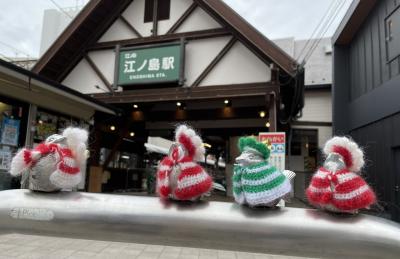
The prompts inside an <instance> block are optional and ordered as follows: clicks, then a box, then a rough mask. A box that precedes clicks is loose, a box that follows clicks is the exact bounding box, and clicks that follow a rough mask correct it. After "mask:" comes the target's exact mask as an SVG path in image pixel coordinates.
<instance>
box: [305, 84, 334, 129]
mask: <svg viewBox="0 0 400 259" xmlns="http://www.w3.org/2000/svg"><path fill="white" fill-rule="evenodd" d="M304 99H305V102H304V108H303V115H302V116H301V117H300V118H299V121H307V122H332V94H331V91H330V89H328V90H313V91H306V92H305V94H304Z"/></svg>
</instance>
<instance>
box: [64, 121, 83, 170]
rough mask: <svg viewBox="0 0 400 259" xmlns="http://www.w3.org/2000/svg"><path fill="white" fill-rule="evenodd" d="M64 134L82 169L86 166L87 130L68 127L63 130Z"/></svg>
mask: <svg viewBox="0 0 400 259" xmlns="http://www.w3.org/2000/svg"><path fill="white" fill-rule="evenodd" d="M62 135H63V136H64V137H65V138H66V143H67V146H68V148H70V149H71V150H72V152H73V154H74V156H75V158H76V160H77V161H78V164H79V167H80V168H81V169H83V168H85V167H86V159H87V152H86V149H87V140H88V132H87V130H84V129H80V128H74V127H68V128H66V129H65V130H64V131H63V133H62Z"/></svg>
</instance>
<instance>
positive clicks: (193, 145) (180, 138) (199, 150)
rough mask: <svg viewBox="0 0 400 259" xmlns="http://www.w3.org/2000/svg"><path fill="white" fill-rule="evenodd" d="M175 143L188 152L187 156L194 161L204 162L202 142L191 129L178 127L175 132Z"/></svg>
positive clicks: (182, 126) (184, 126)
mask: <svg viewBox="0 0 400 259" xmlns="http://www.w3.org/2000/svg"><path fill="white" fill-rule="evenodd" d="M175 141H176V142H178V143H180V144H182V145H183V146H184V147H185V149H186V151H187V152H188V155H189V156H190V157H192V158H193V159H194V160H197V161H202V160H204V154H205V152H206V151H205V149H204V146H203V140H202V139H201V138H200V137H199V136H198V135H197V134H196V132H195V131H194V130H193V129H192V128H190V127H188V126H186V125H180V126H178V128H177V129H176V131H175Z"/></svg>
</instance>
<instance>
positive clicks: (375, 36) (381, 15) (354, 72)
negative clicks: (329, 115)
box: [348, 0, 400, 100]
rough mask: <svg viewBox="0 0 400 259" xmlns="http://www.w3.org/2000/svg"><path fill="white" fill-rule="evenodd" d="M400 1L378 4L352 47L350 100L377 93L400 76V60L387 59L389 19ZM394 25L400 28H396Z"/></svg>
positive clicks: (350, 54) (390, 0) (350, 57)
mask: <svg viewBox="0 0 400 259" xmlns="http://www.w3.org/2000/svg"><path fill="white" fill-rule="evenodd" d="M399 4H400V2H399V1H397V2H396V1H393V0H381V1H378V3H377V5H376V7H375V8H374V10H373V11H372V12H371V13H370V14H369V16H368V18H367V21H366V22H365V23H364V24H363V26H362V27H361V28H360V30H359V31H358V33H357V35H356V36H355V37H354V39H353V41H352V43H351V45H350V46H349V54H348V56H349V64H350V71H349V72H350V81H351V85H352V87H351V90H350V100H355V99H357V98H359V97H360V96H362V95H364V94H366V93H369V92H371V91H373V90H374V89H376V88H378V87H380V86H382V85H383V84H384V83H385V82H387V81H389V80H390V79H392V78H394V77H396V76H398V75H399V73H400V66H399V62H400V57H397V58H395V59H393V60H391V61H389V60H388V57H387V48H386V37H387V35H386V34H387V32H386V28H385V18H386V17H387V16H388V15H389V14H390V13H392V12H393V10H394V9H395V8H396V7H397V6H398V5H399ZM394 26H400V24H398V25H394Z"/></svg>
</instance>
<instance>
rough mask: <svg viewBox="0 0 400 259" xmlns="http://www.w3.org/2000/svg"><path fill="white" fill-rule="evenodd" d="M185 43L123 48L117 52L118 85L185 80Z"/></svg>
mask: <svg viewBox="0 0 400 259" xmlns="http://www.w3.org/2000/svg"><path fill="white" fill-rule="evenodd" d="M183 48H184V46H183V44H181V43H174V44H167V45H165V44H164V45H158V46H145V47H135V48H123V49H120V50H119V52H117V62H116V64H117V69H118V70H117V71H116V73H117V75H118V78H117V79H116V80H117V84H118V85H135V84H150V83H164V82H165V83H166V82H179V83H181V82H183V69H182V67H181V66H183V65H184V64H181V63H183V55H184V53H183Z"/></svg>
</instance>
